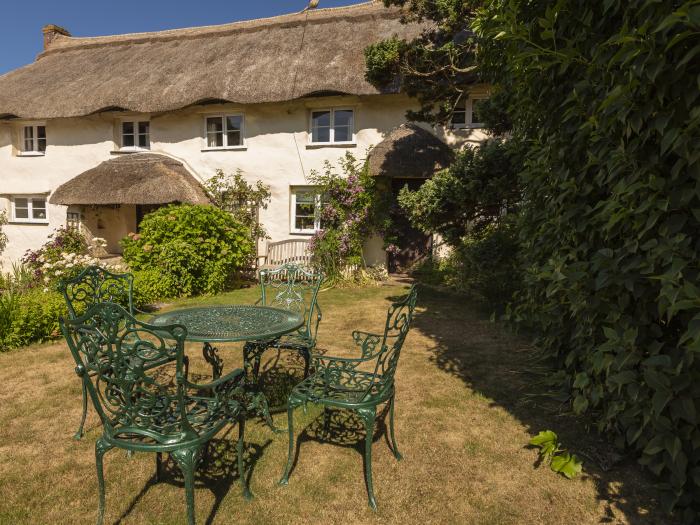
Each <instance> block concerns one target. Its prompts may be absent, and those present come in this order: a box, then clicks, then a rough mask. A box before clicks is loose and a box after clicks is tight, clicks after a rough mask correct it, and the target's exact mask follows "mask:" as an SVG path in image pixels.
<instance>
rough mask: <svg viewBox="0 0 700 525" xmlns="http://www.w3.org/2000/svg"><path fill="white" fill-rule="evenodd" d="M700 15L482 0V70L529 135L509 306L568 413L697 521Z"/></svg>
mask: <svg viewBox="0 0 700 525" xmlns="http://www.w3.org/2000/svg"><path fill="white" fill-rule="evenodd" d="M699 27H700V10H699V7H698V4H697V2H696V1H682V0H680V1H678V2H653V1H649V0H631V1H628V2H565V3H552V2H548V1H544V0H537V1H532V2H500V1H494V2H488V3H487V4H486V7H485V9H484V11H483V12H482V14H481V16H479V18H478V19H477V21H476V24H475V29H476V32H477V33H478V34H479V35H480V38H481V44H480V46H479V51H480V57H479V62H480V69H481V74H482V77H483V78H484V80H485V81H487V82H491V83H492V84H493V89H494V91H495V92H496V93H498V94H499V98H500V99H501V100H502V102H503V104H504V105H505V108H506V110H507V113H508V114H509V116H510V118H511V121H512V123H513V138H514V140H517V141H519V142H521V143H524V144H527V145H528V154H527V159H526V163H525V168H524V170H523V172H522V173H521V176H520V179H521V181H522V184H523V187H524V199H523V208H522V216H521V220H520V221H519V228H520V234H521V239H522V250H521V254H522V258H523V263H524V268H525V269H526V272H525V277H524V286H523V289H522V292H521V293H520V294H519V295H518V296H517V300H516V301H515V303H514V305H513V308H512V310H511V312H510V317H511V319H512V320H513V321H515V322H517V323H519V324H520V325H521V326H524V327H527V328H530V329H532V330H534V331H535V332H536V333H538V334H539V338H538V339H537V343H538V345H539V346H540V348H542V350H543V351H544V352H545V353H546V354H547V355H549V356H552V358H553V359H555V360H556V361H557V362H558V363H559V365H560V367H561V368H562V369H563V370H565V371H566V378H567V386H568V388H569V389H570V390H571V392H572V401H573V408H574V410H575V411H576V412H578V413H584V412H585V413H588V414H589V416H590V417H591V418H592V419H593V421H595V422H596V423H597V427H598V428H599V429H600V430H601V431H604V432H607V433H609V435H610V436H611V437H612V438H614V439H615V441H616V442H617V443H618V444H619V445H621V446H628V447H630V448H632V449H633V450H635V451H636V452H637V453H638V455H639V457H640V462H641V463H642V464H643V465H645V466H646V467H647V468H648V469H649V470H650V471H651V472H653V473H655V474H656V475H658V476H659V477H660V480H661V483H660V487H661V488H662V489H663V491H664V492H663V498H662V502H663V503H664V506H665V507H666V508H667V509H669V510H670V509H672V508H674V507H680V509H681V515H682V517H683V518H684V521H686V522H688V523H697V522H698V519H699V516H700V359H698V352H699V351H700V300H699V299H698V298H699V297H700V266H699V264H698V261H700V213H699V212H698V210H700V196H699V194H698V192H697V188H698V187H700V155H698V148H697V144H698V143H699V141H700V135H699V130H700V109H699V108H700V105H699V104H698V101H699V99H700V90H698V85H697V79H698V76H699V75H700V61H699V60H698V56H700V54H699V53H700V40H699V39H698V28H699Z"/></svg>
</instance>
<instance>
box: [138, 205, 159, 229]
mask: <svg viewBox="0 0 700 525" xmlns="http://www.w3.org/2000/svg"><path fill="white" fill-rule="evenodd" d="M163 206H165V205H164V204H137V205H136V231H137V232H138V231H139V230H141V221H142V220H143V218H144V217H145V216H146V215H148V214H149V213H151V212H152V211H156V210H157V209H158V208H162V207H163Z"/></svg>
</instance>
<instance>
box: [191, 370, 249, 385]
mask: <svg viewBox="0 0 700 525" xmlns="http://www.w3.org/2000/svg"><path fill="white" fill-rule="evenodd" d="M236 379H243V380H244V379H245V372H244V371H243V370H242V369H240V368H237V369H236V370H233V371H232V372H229V373H228V374H226V375H225V376H221V377H220V378H219V379H216V380H214V381H211V382H210V383H192V382H190V381H188V380H187V379H185V381H184V384H185V386H186V387H187V388H193V389H195V390H216V388H217V387H219V386H221V385H224V384H227V383H231V382H234V381H235V380H236ZM241 384H242V381H241Z"/></svg>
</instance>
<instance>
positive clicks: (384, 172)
mask: <svg viewBox="0 0 700 525" xmlns="http://www.w3.org/2000/svg"><path fill="white" fill-rule="evenodd" d="M453 158H454V153H453V152H452V150H451V149H450V147H449V146H448V145H447V144H445V143H444V142H443V141H441V140H440V139H438V138H437V137H436V136H435V135H433V134H432V133H430V132H429V131H427V130H425V129H423V128H421V127H420V126H417V125H415V124H411V123H408V124H402V125H401V126H399V127H398V128H395V129H394V130H393V131H391V133H389V134H388V135H387V136H386V138H385V139H384V140H383V141H382V142H380V143H379V144H377V145H376V146H375V147H374V148H372V151H371V152H370V154H369V160H368V162H369V172H370V174H371V175H372V176H373V177H391V178H396V179H407V178H408V179H427V178H429V177H432V176H433V174H434V173H435V172H436V171H438V170H441V169H444V168H446V167H447V166H449V165H450V163H451V162H452V159H453Z"/></svg>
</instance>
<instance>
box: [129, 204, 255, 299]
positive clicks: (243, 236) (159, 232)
mask: <svg viewBox="0 0 700 525" xmlns="http://www.w3.org/2000/svg"><path fill="white" fill-rule="evenodd" d="M122 246H123V248H124V261H125V262H126V263H127V264H128V265H129V267H130V268H131V269H132V270H133V271H135V272H140V271H143V270H157V271H159V272H160V274H161V276H162V278H163V279H164V280H165V282H167V283H168V285H169V288H170V289H169V290H168V293H167V294H166V295H167V296H170V297H177V296H190V295H194V294H201V293H205V294H213V293H217V292H220V291H222V290H223V289H224V288H225V287H227V286H229V285H232V284H233V283H234V282H235V279H236V278H237V276H238V274H239V272H240V271H241V270H242V269H243V268H244V267H245V265H246V263H247V262H248V261H249V260H250V257H251V255H252V254H253V253H254V248H255V246H254V242H253V239H252V237H251V234H250V231H249V229H248V228H247V227H246V226H245V225H243V224H242V223H241V222H240V221H237V220H236V219H235V218H234V217H233V216H232V215H231V214H230V213H228V212H226V211H223V210H220V209H219V208H216V207H214V206H198V205H190V204H183V205H170V206H166V207H163V208H160V209H158V210H156V211H154V212H153V213H150V214H148V215H147V216H146V217H144V219H143V221H142V222H141V232H140V233H139V234H130V235H129V236H128V237H126V238H124V239H123V240H122Z"/></svg>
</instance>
